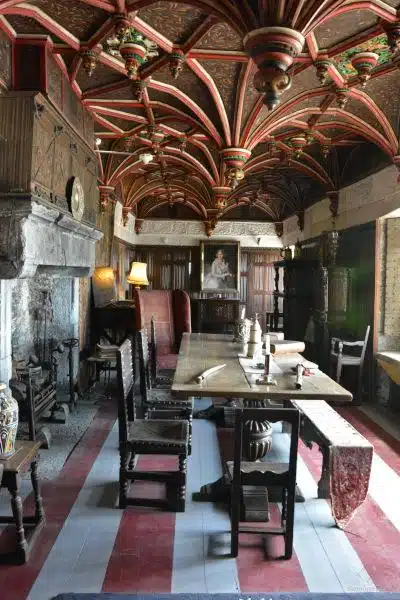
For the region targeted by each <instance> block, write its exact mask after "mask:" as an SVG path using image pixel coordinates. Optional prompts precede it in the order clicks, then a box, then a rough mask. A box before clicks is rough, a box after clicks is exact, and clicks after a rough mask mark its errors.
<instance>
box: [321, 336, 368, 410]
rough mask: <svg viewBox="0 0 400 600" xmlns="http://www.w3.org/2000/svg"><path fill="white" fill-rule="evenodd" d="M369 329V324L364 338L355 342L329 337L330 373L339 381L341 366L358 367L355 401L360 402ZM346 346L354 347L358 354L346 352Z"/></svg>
mask: <svg viewBox="0 0 400 600" xmlns="http://www.w3.org/2000/svg"><path fill="white" fill-rule="evenodd" d="M370 330H371V326H370V325H368V327H367V330H366V332H365V337H364V339H363V340H358V341H355V342H349V341H347V340H342V339H340V338H336V337H333V338H332V339H331V352H330V356H329V366H330V375H331V377H334V378H335V379H336V381H337V382H338V383H340V378H341V376H342V369H343V367H357V368H358V378H357V379H358V383H357V392H356V398H357V403H360V402H361V400H362V390H363V385H362V376H363V366H364V360H365V352H366V350H367V344H368V338H369V333H370ZM346 348H349V349H351V348H356V349H358V351H359V354H358V355H357V356H356V355H354V354H349V353H346Z"/></svg>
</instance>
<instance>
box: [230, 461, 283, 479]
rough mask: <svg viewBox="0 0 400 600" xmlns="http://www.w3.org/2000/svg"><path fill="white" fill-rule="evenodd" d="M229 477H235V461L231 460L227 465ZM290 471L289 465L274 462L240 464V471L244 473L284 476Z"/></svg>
mask: <svg viewBox="0 0 400 600" xmlns="http://www.w3.org/2000/svg"><path fill="white" fill-rule="evenodd" d="M226 465H227V468H228V472H229V476H230V478H231V479H232V477H233V461H232V460H230V461H228V462H227V463H226ZM288 470H289V463H272V462H246V461H242V462H241V463H240V471H241V472H242V473H244V474H245V475H246V474H249V473H255V472H258V473H276V474H277V475H283V474H284V473H287V472H288Z"/></svg>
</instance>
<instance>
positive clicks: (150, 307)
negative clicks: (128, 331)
mask: <svg viewBox="0 0 400 600" xmlns="http://www.w3.org/2000/svg"><path fill="white" fill-rule="evenodd" d="M134 297H135V306H136V329H137V331H142V330H143V329H146V330H148V331H149V330H150V325H151V318H152V317H154V318H155V320H156V321H157V334H158V352H159V354H170V353H171V352H173V351H174V348H175V327H174V311H173V306H172V292H171V291H170V290H149V291H148V290H134Z"/></svg>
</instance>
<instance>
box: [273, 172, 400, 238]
mask: <svg viewBox="0 0 400 600" xmlns="http://www.w3.org/2000/svg"><path fill="white" fill-rule="evenodd" d="M397 177H398V171H397V169H396V167H395V166H394V165H393V166H390V167H387V168H385V169H382V171H379V172H378V173H375V174H374V175H370V176H369V177H366V178H365V179H362V180H361V181H358V182H357V183H354V184H352V185H349V186H347V187H345V188H343V189H342V190H340V193H339V215H338V218H337V220H336V227H337V228H338V229H347V228H349V227H354V226H356V225H361V224H363V223H369V222H371V221H375V219H378V218H379V217H382V216H384V215H387V214H388V213H390V212H392V211H393V210H396V209H397V208H399V207H400V185H399V184H398V183H397ZM331 228H332V225H331V218H330V212H329V200H328V198H325V199H324V200H321V202H318V203H317V204H314V205H313V206H311V207H310V208H309V209H307V210H306V211H305V215H304V231H302V232H301V231H299V229H298V226H297V217H296V216H293V217H289V219H286V220H285V221H284V223H283V232H284V233H283V238H282V241H283V243H284V245H291V244H295V243H296V241H297V240H300V241H302V240H308V239H310V238H313V237H316V236H318V235H320V234H321V233H322V232H323V231H327V230H329V229H331Z"/></svg>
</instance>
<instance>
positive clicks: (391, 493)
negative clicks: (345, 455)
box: [361, 406, 400, 531]
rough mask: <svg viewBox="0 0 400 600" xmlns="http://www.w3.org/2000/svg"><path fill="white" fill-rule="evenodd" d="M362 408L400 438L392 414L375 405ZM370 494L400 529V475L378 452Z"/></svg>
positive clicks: (375, 454) (374, 462) (373, 466)
mask: <svg viewBox="0 0 400 600" xmlns="http://www.w3.org/2000/svg"><path fill="white" fill-rule="evenodd" d="M361 410H362V411H363V412H364V413H365V414H366V415H367V416H368V417H369V418H370V419H372V420H373V421H375V423H377V424H378V425H380V426H381V427H382V428H383V429H385V430H386V431H387V432H388V433H390V434H391V435H392V436H393V437H394V438H395V439H398V440H400V434H399V431H398V428H396V423H395V422H393V421H390V415H387V416H386V415H385V414H382V413H381V412H380V411H379V409H377V408H375V407H373V406H365V407H362V409H361ZM369 495H370V496H371V498H372V499H373V500H374V501H375V502H376V504H378V506H379V508H380V509H381V510H382V511H383V512H384V514H385V515H386V517H387V518H388V519H389V520H390V521H391V522H392V524H393V525H394V527H396V529H397V530H398V531H400V511H399V507H398V498H400V477H399V476H398V475H397V473H396V472H395V471H394V470H393V469H392V468H391V467H389V465H388V464H387V463H386V462H385V461H384V460H383V459H382V458H381V457H380V456H379V455H378V454H377V453H376V452H374V458H373V460H372V470H371V479H370V483H369Z"/></svg>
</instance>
